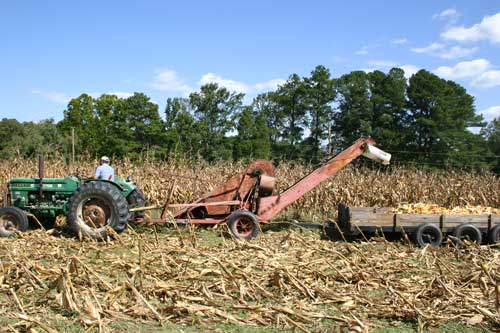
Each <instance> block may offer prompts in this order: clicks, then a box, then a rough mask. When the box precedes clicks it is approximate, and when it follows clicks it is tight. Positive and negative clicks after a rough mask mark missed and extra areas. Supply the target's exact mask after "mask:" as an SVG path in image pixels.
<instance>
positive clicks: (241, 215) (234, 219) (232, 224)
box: [227, 210, 259, 240]
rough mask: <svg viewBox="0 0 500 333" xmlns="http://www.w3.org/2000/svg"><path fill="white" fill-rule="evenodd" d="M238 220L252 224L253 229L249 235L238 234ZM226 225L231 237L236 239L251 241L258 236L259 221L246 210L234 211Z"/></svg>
mask: <svg viewBox="0 0 500 333" xmlns="http://www.w3.org/2000/svg"><path fill="white" fill-rule="evenodd" d="M240 219H246V220H247V222H250V223H252V224H253V228H252V229H251V231H250V232H249V233H246V234H241V233H240V232H238V221H239V220H240ZM227 224H228V227H229V230H230V231H231V234H232V236H233V237H234V238H236V239H244V240H251V239H254V238H255V237H257V235H258V234H259V220H258V219H257V216H255V214H253V213H251V212H249V211H246V210H240V211H236V212H234V213H233V214H231V216H229V220H228V222H227Z"/></svg>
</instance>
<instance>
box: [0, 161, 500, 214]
mask: <svg viewBox="0 0 500 333" xmlns="http://www.w3.org/2000/svg"><path fill="white" fill-rule="evenodd" d="M97 165H98V161H96V160H93V161H89V160H80V161H78V163H75V165H74V166H71V165H68V164H65V163H64V162H63V161H62V160H57V159H56V160H48V161H46V162H45V176H46V177H65V176H68V175H70V174H78V175H82V176H91V175H93V172H94V170H95V168H96V167H97ZM112 165H113V166H114V168H115V174H116V175H117V176H119V177H127V176H129V175H130V176H132V177H133V179H134V181H135V182H136V183H137V184H138V186H139V188H141V189H142V190H143V192H144V194H145V195H146V197H147V199H148V201H149V203H150V204H152V205H161V204H163V203H164V202H165V200H166V199H167V196H168V193H169V191H170V188H171V185H172V181H173V180H174V178H177V180H176V183H175V188H174V192H173V196H172V198H171V203H186V202H191V201H193V200H195V199H196V198H197V197H199V196H200V195H202V194H203V193H205V192H208V191H210V190H212V189H213V188H214V187H215V186H217V185H218V184H220V183H222V182H225V181H226V180H227V179H229V178H230V177H232V176H233V175H235V174H237V173H240V172H241V171H243V170H244V169H245V167H246V164H245V163H242V162H236V163H234V162H225V161H222V162H218V163H215V164H208V163H205V162H196V163H192V162H189V161H187V160H169V161H166V162H159V161H150V160H147V159H146V160H145V161H141V162H139V163H132V162H131V161H130V160H119V161H113V163H112ZM312 170H313V167H312V166H304V165H301V164H292V163H281V164H280V165H279V166H278V167H277V168H276V176H277V180H278V182H277V190H278V191H283V190H285V189H287V188H288V187H289V186H291V185H293V184H294V183H295V182H296V181H298V180H300V179H301V178H302V177H304V176H305V175H306V174H307V173H308V172H310V171H312ZM37 174H38V172H37V161H36V160H35V159H33V160H26V159H20V158H18V159H13V160H4V161H1V162H0V182H1V183H2V184H5V183H6V182H7V181H8V180H9V179H10V178H12V177H36V175H37ZM499 188H500V178H498V177H497V176H495V175H493V174H491V173H484V174H478V173H476V174H471V173H468V172H466V171H438V172H431V171H422V170H418V169H416V168H404V167H389V168H387V169H385V168H378V169H369V168H366V167H364V168H356V167H355V166H353V165H350V166H348V167H347V168H345V169H343V170H341V171H340V172H339V173H338V174H337V175H336V176H334V177H333V178H332V179H330V180H329V181H327V182H325V183H323V184H321V185H320V186H319V187H317V188H316V189H315V190H313V191H312V192H311V193H309V194H308V195H306V196H304V197H303V198H301V199H300V200H298V201H297V202H296V203H294V204H293V205H292V206H291V207H290V208H289V209H288V210H287V211H285V213H284V214H285V216H286V217H305V218H308V219H313V220H315V219H323V218H332V217H333V216H332V214H335V211H336V205H337V204H338V203H339V202H345V203H347V204H348V205H352V206H387V207H398V206H399V205H401V204H403V203H427V204H437V205H439V206H442V207H447V208H454V207H456V206H468V205H474V206H476V205H480V206H487V207H495V208H500V191H499V190H498V189H499Z"/></svg>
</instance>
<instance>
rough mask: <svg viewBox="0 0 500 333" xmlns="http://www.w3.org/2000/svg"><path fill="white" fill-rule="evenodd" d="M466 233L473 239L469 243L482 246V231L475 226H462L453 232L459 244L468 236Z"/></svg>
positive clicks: (467, 224)
mask: <svg viewBox="0 0 500 333" xmlns="http://www.w3.org/2000/svg"><path fill="white" fill-rule="evenodd" d="M464 233H467V234H469V235H470V236H472V239H468V240H469V241H472V242H475V243H477V244H481V241H482V240H483V237H482V235H481V231H480V230H479V229H478V228H477V227H476V226H475V225H473V224H470V223H465V224H461V225H459V226H458V227H456V228H455V230H453V234H452V235H453V236H454V237H455V238H456V239H457V241H458V242H460V241H462V240H463V238H464V237H465V236H466V235H465V234H464ZM469 235H468V236H469Z"/></svg>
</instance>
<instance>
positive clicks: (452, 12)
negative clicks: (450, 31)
mask: <svg viewBox="0 0 500 333" xmlns="http://www.w3.org/2000/svg"><path fill="white" fill-rule="evenodd" d="M457 16H459V14H458V12H457V10H456V9H454V8H448V9H445V10H443V11H442V12H441V13H439V14H434V15H433V16H432V18H433V19H435V20H436V19H449V18H454V17H457Z"/></svg>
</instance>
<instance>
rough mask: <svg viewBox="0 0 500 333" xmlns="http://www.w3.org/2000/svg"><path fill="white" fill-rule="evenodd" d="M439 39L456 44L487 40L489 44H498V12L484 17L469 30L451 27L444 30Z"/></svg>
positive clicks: (499, 32) (499, 15) (499, 27)
mask: <svg viewBox="0 0 500 333" xmlns="http://www.w3.org/2000/svg"><path fill="white" fill-rule="evenodd" d="M441 37H443V38H444V39H449V40H454V41H457V42H477V41H480V40H489V41H490V42H491V43H500V12H499V13H496V14H495V15H493V16H485V17H484V18H483V20H482V21H481V22H480V23H476V24H474V25H473V26H471V27H469V28H466V27H464V26H461V27H451V28H449V29H447V30H445V31H444V32H443V33H442V34H441Z"/></svg>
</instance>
